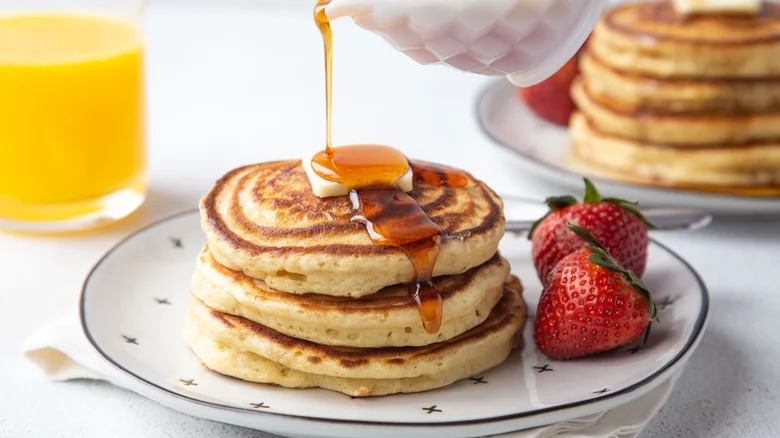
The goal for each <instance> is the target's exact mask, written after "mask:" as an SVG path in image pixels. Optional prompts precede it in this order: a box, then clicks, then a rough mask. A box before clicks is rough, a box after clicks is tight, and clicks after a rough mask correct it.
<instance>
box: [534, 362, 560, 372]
mask: <svg viewBox="0 0 780 438" xmlns="http://www.w3.org/2000/svg"><path fill="white" fill-rule="evenodd" d="M534 369H535V370H537V371H539V374H542V373H544V372H546V371H555V370H554V369H552V368H550V364H548V363H546V364H544V365H537V366H535V367H534Z"/></svg>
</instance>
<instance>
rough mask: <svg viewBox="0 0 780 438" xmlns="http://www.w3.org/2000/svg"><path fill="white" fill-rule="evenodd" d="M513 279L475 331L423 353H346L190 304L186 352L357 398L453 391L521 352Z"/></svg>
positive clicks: (235, 371)
mask: <svg viewBox="0 0 780 438" xmlns="http://www.w3.org/2000/svg"><path fill="white" fill-rule="evenodd" d="M521 293H522V287H521V286H520V284H519V282H518V281H517V280H516V279H514V278H512V279H510V281H508V282H507V287H506V289H505V292H504V296H503V298H502V299H501V300H500V301H499V303H498V304H497V305H496V306H495V308H494V309H493V310H492V311H491V313H490V315H489V316H488V318H487V319H486V320H485V321H484V322H483V323H482V324H480V325H478V326H477V327H474V328H473V329H471V330H469V331H467V332H465V333H463V334H461V335H459V336H457V337H455V338H453V339H451V340H449V341H446V342H440V343H435V344H431V345H427V346H421V347H386V348H362V349H361V348H348V347H332V346H324V345H319V344H315V343H312V342H308V341H303V340H299V339H295V338H291V337H289V336H286V335H283V334H281V333H279V332H276V331H274V330H271V329H269V328H267V327H264V326H262V325H259V324H257V323H254V322H251V321H249V320H247V319H244V318H241V317H238V316H232V315H229V314H225V313H221V312H218V311H216V310H212V309H210V308H208V307H207V306H206V305H205V304H203V303H202V302H200V301H198V300H197V299H196V298H193V299H192V300H193V301H192V303H191V306H190V317H189V320H188V322H187V326H186V328H185V338H186V341H187V344H188V345H189V346H190V348H191V349H192V350H193V351H194V352H195V354H196V355H197V356H198V357H199V358H200V359H201V361H202V362H203V363H204V365H205V366H206V367H208V368H210V369H212V370H214V371H217V372H219V373H222V374H226V375H230V376H234V377H238V378H241V379H245V380H250V381H256V382H264V383H273V384H277V385H282V386H287V387H293V388H307V387H314V386H318V387H323V388H327V389H332V390H335V391H339V392H343V393H345V394H349V395H354V396H369V395H383V394H389V393H395V392H418V391H425V390H428V389H433V388H437V387H440V386H445V385H448V384H450V383H452V382H454V381H457V380H460V379H463V378H466V377H469V376H472V375H474V374H477V373H481V372H483V371H485V370H487V369H489V368H492V367H494V366H496V365H498V364H499V363H501V362H502V361H503V360H504V359H505V358H506V356H507V355H508V354H509V352H510V351H511V350H512V348H515V347H517V346H519V344H520V340H521V339H522V335H521V333H522V327H523V324H524V323H525V318H526V309H525V304H524V302H523V300H522V296H521Z"/></svg>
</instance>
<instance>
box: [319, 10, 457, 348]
mask: <svg viewBox="0 0 780 438" xmlns="http://www.w3.org/2000/svg"><path fill="white" fill-rule="evenodd" d="M329 2H330V0H319V1H318V2H317V4H316V6H315V8H314V21H315V23H316V24H317V27H318V28H319V30H320V33H321V34H322V42H323V45H324V46H325V107H326V110H325V123H326V140H325V150H323V151H321V152H319V153H317V154H316V155H314V157H312V160H311V167H312V170H314V172H315V173H316V174H317V175H319V176H320V177H322V178H324V179H326V180H328V181H331V182H338V183H341V184H344V185H345V186H346V187H347V188H348V189H349V190H350V193H349V198H350V200H351V201H352V208H353V211H354V216H353V217H352V220H353V221H356V222H360V223H362V224H364V225H365V227H366V230H367V231H368V234H369V236H370V237H371V241H372V242H373V243H374V244H375V245H387V246H393V247H397V248H400V249H401V250H402V251H404V253H405V254H406V256H407V257H408V258H409V261H411V263H412V266H413V268H414V277H415V281H413V282H412V283H410V284H409V296H410V297H411V299H412V300H413V301H414V303H415V304H416V306H417V309H418V310H419V312H420V317H421V319H422V322H423V326H424V327H425V330H426V331H428V332H429V333H436V332H438V331H439V329H440V328H441V322H442V298H441V295H440V294H439V291H438V290H437V289H436V287H435V286H434V284H433V282H432V279H433V268H434V266H435V264H436V258H437V256H438V254H439V247H440V245H441V242H442V240H443V239H444V238H445V235H444V232H443V231H442V229H441V227H440V226H439V225H437V224H436V223H434V222H433V221H432V220H431V219H430V218H429V217H428V215H426V214H425V211H423V209H422V208H421V207H420V205H419V204H418V203H417V201H416V200H415V199H414V198H412V197H411V196H409V195H408V194H407V193H405V192H403V191H401V190H398V189H397V188H396V186H395V183H396V181H397V180H398V179H399V178H401V177H402V176H403V175H404V174H405V173H406V172H407V171H409V169H410V167H411V168H412V170H413V174H414V180H415V181H416V182H418V183H419V182H422V183H425V184H428V185H433V186H450V187H465V186H466V185H467V184H468V178H467V177H466V175H465V174H463V173H461V172H458V171H457V170H455V169H452V168H448V167H445V166H439V165H436V164H431V163H417V162H415V163H414V165H413V166H410V164H409V160H408V159H407V158H406V156H405V155H404V154H403V153H401V151H399V150H398V149H396V148H393V147H390V146H382V145H349V146H339V147H335V148H334V147H333V145H332V143H331V108H332V96H333V95H332V84H333V80H332V73H333V33H332V30H331V27H330V22H329V20H328V17H327V15H326V14H325V6H326V5H327V4H328V3H329Z"/></svg>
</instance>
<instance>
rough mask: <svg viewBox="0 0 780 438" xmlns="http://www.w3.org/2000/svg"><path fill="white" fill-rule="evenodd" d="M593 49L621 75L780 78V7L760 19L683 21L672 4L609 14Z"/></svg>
mask: <svg viewBox="0 0 780 438" xmlns="http://www.w3.org/2000/svg"><path fill="white" fill-rule="evenodd" d="M588 48H589V50H592V51H593V53H595V54H596V56H598V58H599V59H601V60H603V61H604V62H605V63H607V64H608V65H610V66H612V67H613V68H616V69H618V70H621V71H626V72H631V73H637V74H643V75H648V76H652V77H658V78H778V77H780V4H777V3H774V2H764V5H763V8H762V11H761V13H760V14H759V15H757V16H750V15H745V16H743V15H714V14H701V15H694V16H689V17H686V16H680V15H679V14H677V13H676V12H675V10H674V6H673V5H672V3H671V2H642V3H629V4H626V5H622V6H619V7H617V8H614V9H612V10H611V11H609V12H607V13H606V14H605V15H604V17H602V19H601V20H599V22H598V24H597V25H596V28H595V29H594V31H593V33H592V34H591V37H590V39H589V40H588Z"/></svg>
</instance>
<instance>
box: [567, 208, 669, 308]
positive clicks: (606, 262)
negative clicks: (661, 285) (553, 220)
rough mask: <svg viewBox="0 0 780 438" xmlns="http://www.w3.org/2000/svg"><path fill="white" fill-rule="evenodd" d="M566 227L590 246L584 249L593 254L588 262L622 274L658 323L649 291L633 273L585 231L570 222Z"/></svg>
mask: <svg viewBox="0 0 780 438" xmlns="http://www.w3.org/2000/svg"><path fill="white" fill-rule="evenodd" d="M566 226H567V227H569V229H570V230H572V232H574V234H576V235H577V236H579V237H581V238H582V239H583V240H585V241H586V242H588V243H589V244H590V245H588V246H586V248H587V249H588V250H589V251H590V252H592V253H593V254H591V255H590V256H589V257H588V260H590V261H591V262H592V263H593V264H595V265H597V266H601V267H602V268H605V269H609V270H610V271H614V272H618V273H620V274H622V275H623V277H625V279H626V283H628V285H629V286H631V287H632V288H634V289H635V290H636V291H637V292H639V293H640V294H642V296H644V297H645V298H646V299H647V303H648V305H647V312H648V315H649V317H650V319H651V320H653V321H656V322H660V320H659V319H658V311H657V309H656V306H655V302H653V299H652V298H651V297H650V290H649V289H648V288H647V286H645V284H644V283H642V280H640V279H639V277H637V275H636V274H635V273H634V272H633V271H631V270H630V269H626V268H624V267H623V266H621V265H620V264H619V263H618V262H617V261H616V260H615V259H614V258H613V257H612V255H611V254H610V253H609V251H607V249H606V248H604V246H603V245H602V244H601V242H599V241H598V240H597V239H596V238H595V237H593V235H591V234H590V233H589V232H588V231H587V230H586V229H584V228H582V227H579V226H577V225H574V224H572V223H571V222H567V223H566Z"/></svg>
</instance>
